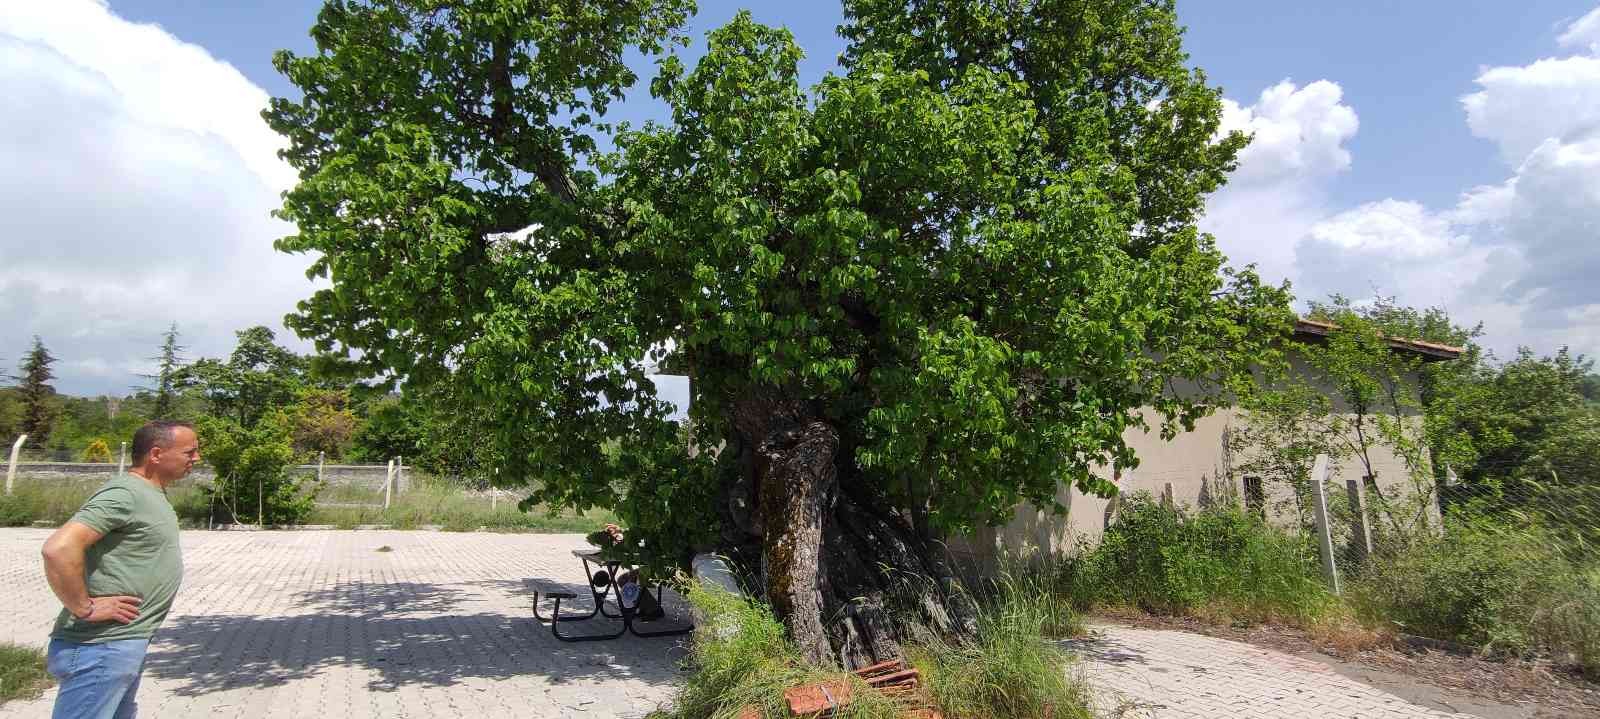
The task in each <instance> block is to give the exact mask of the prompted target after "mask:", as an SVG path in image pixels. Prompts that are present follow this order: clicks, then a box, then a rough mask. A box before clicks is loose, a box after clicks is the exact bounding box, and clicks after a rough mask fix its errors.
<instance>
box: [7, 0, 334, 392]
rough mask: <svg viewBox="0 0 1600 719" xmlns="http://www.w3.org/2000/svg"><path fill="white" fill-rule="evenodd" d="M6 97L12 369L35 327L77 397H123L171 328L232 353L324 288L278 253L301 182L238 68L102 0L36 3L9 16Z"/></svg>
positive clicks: (63, 384)
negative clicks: (287, 204)
mask: <svg viewBox="0 0 1600 719" xmlns="http://www.w3.org/2000/svg"><path fill="white" fill-rule="evenodd" d="M0 87H5V88H6V92H5V93H0V156H3V157H5V158H7V162H6V163H5V164H4V165H0V356H4V357H6V358H7V360H8V363H10V362H14V361H15V360H16V359H17V358H18V356H19V355H20V354H21V352H22V350H23V348H24V347H25V345H26V343H27V341H28V339H29V337H30V336H31V335H34V334H37V335H40V336H42V337H43V339H44V340H45V343H46V345H47V346H49V347H51V349H52V351H53V353H54V354H55V355H57V356H58V357H60V358H61V361H60V364H58V365H57V370H58V371H57V374H58V376H59V378H58V382H57V385H58V387H59V388H60V389H62V390H63V391H69V392H120V391H125V390H126V389H127V387H128V386H129V385H130V384H132V383H134V382H135V381H137V379H136V377H135V376H134V374H135V373H137V372H141V371H145V370H147V368H148V367H149V362H148V361H147V360H146V359H145V358H147V357H148V356H150V355H152V354H154V351H155V348H156V346H157V344H158V342H159V334H160V332H161V331H162V330H164V329H165V328H166V326H167V325H168V324H169V323H172V322H177V323H178V325H179V329H180V331H181V332H182V333H183V335H184V340H185V342H186V343H187V344H188V345H189V346H190V347H191V351H190V354H191V355H196V356H197V355H202V354H203V355H212V356H216V355H222V354H225V353H226V352H227V351H229V350H230V349H231V347H232V344H233V336H232V333H233V331H234V330H237V329H241V328H243V327H245V326H248V325H252V324H266V325H268V326H271V327H274V328H278V327H279V324H280V321H281V319H282V317H283V315H284V314H285V313H286V312H288V311H289V310H291V309H292V308H293V305H294V302H295V301H296V300H297V299H299V298H301V297H304V296H306V295H308V294H309V293H310V292H311V291H312V289H313V288H312V285H311V284H310V283H309V282H308V281H307V280H306V279H305V277H304V275H303V270H304V267H305V266H306V264H307V262H306V260H305V259H304V258H296V257H289V256H285V255H281V254H278V253H275V252H274V251H273V250H272V246H271V245H272V241H273V240H274V239H276V238H277V237H280V236H283V235H284V234H287V233H288V232H289V231H290V230H291V228H290V227H289V226H287V225H285V224H284V223H282V222H279V221H277V220H274V219H272V218H271V216H270V212H271V210H272V209H274V208H275V207H276V206H277V205H278V193H279V192H280V191H282V190H284V189H287V188H288V187H289V186H290V185H291V184H292V182H293V181H294V174H293V171H292V170H291V169H290V168H289V167H288V166H286V165H285V164H284V163H283V162H282V161H280V160H279V159H278V158H277V157H276V151H277V149H278V148H279V146H280V140H279V139H278V137H277V136H276V135H275V134H274V133H272V131H271V130H270V129H268V128H267V127H266V125H265V123H264V122H263V121H262V120H261V118H260V115H259V113H260V111H261V109H262V108H263V107H265V106H266V102H267V93H266V92H265V91H263V90H262V89H261V88H259V87H257V86H255V85H254V84H253V83H251V82H250V81H249V80H247V79H246V78H245V77H244V76H243V75H241V74H240V73H239V72H238V71H237V70H235V69H234V68H233V67H232V66H230V65H228V64H227V63H225V62H221V61H219V60H217V59H216V58H214V57H212V56H211V55H210V54H209V53H207V52H206V51H205V50H204V49H202V48H200V47H198V46H195V45H192V44H188V43H185V42H183V41H181V40H179V39H177V38H175V37H173V36H172V35H170V34H168V33H167V32H165V31H163V30H162V29H160V28H158V27H155V26H153V25H140V24H135V23H130V22H127V21H125V20H123V19H121V18H119V17H117V16H115V15H114V14H113V13H112V12H111V11H110V10H109V9H108V8H107V7H106V5H105V4H104V3H102V2H95V1H94V0H57V1H56V2H51V3H21V4H18V5H17V6H15V7H11V8H8V10H7V12H6V13H4V14H3V15H0ZM285 334H286V333H283V332H281V331H280V335H285ZM281 338H282V339H289V338H287V337H281Z"/></svg>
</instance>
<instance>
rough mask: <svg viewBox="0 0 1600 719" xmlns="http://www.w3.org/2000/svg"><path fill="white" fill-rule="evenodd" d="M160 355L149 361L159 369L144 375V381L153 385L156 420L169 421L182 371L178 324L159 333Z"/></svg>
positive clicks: (182, 348) (181, 350) (181, 347)
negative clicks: (160, 339)
mask: <svg viewBox="0 0 1600 719" xmlns="http://www.w3.org/2000/svg"><path fill="white" fill-rule="evenodd" d="M161 337H162V338H163V339H162V342H161V354H160V355H159V356H157V357H151V358H150V359H151V360H153V361H155V362H156V363H157V367H158V368H159V369H157V370H156V374H147V375H144V377H145V379H148V380H151V381H152V382H154V383H155V388H154V389H155V392H156V406H155V417H156V418H157V419H171V418H172V412H173V409H174V408H175V407H176V404H177V393H178V390H179V389H180V387H179V378H180V376H181V375H180V372H181V370H182V369H183V366H184V364H183V355H182V354H181V353H182V352H183V350H184V347H183V345H180V344H178V323H176V322H174V323H172V326H171V327H170V328H168V329H167V331H166V332H163V333H161Z"/></svg>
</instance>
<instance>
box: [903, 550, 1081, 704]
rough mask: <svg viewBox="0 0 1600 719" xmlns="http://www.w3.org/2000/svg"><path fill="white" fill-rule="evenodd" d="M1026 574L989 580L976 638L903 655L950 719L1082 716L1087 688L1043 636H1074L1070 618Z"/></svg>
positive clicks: (1063, 654) (1075, 626)
mask: <svg viewBox="0 0 1600 719" xmlns="http://www.w3.org/2000/svg"><path fill="white" fill-rule="evenodd" d="M1037 576H1038V575H1036V574H1032V573H1019V572H1018V571H1017V570H1016V569H1015V568H1013V569H1012V570H1008V571H1007V572H1005V573H1004V574H1003V575H1002V577H1001V579H1000V580H998V581H997V582H995V584H994V587H993V589H994V590H995V593H994V595H993V596H991V597H989V598H988V599H987V600H986V601H985V602H984V603H983V605H982V608H981V610H980V612H979V616H978V632H977V636H976V637H975V638H974V639H973V640H972V641H970V642H967V643H946V642H937V641H936V642H932V643H929V644H925V645H922V646H919V647H914V648H912V649H911V651H910V653H911V661H912V663H913V664H914V665H915V666H916V667H917V668H918V669H920V670H921V671H922V673H923V678H924V679H925V681H926V682H927V686H928V692H929V694H930V696H931V697H932V699H933V702H934V704H935V705H936V706H938V708H939V709H940V711H942V712H944V714H945V716H947V717H951V718H952V719H968V718H971V719H978V718H980V717H1017V718H1018V719H1039V718H1042V717H1054V718H1056V719H1072V718H1074V717H1084V718H1087V717H1089V716H1091V713H1090V699H1089V691H1088V687H1087V684H1086V683H1085V682H1084V681H1083V680H1082V678H1081V677H1079V676H1077V675H1075V674H1072V673H1070V671H1069V668H1070V667H1071V666H1072V664H1073V662H1074V659H1073V657H1072V656H1071V655H1070V654H1068V653H1067V652H1066V651H1065V650H1063V649H1062V648H1061V647H1060V646H1059V645H1057V644H1056V643H1054V642H1050V641H1047V639H1048V638H1053V637H1061V636H1067V635H1069V634H1074V633H1077V632H1078V631H1079V630H1080V625H1079V623H1078V620H1077V616H1076V615H1075V614H1073V613H1071V612H1070V610H1069V609H1067V608H1066V607H1064V606H1063V604H1062V603H1061V602H1059V601H1057V600H1056V598H1055V597H1053V596H1052V595H1051V594H1050V593H1049V592H1048V591H1046V590H1047V587H1045V586H1044V585H1043V584H1042V583H1041V582H1039V580H1038V579H1036V577H1037Z"/></svg>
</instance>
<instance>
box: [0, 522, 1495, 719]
mask: <svg viewBox="0 0 1600 719" xmlns="http://www.w3.org/2000/svg"><path fill="white" fill-rule="evenodd" d="M48 534H49V530H43V529H0V606H3V607H7V608H8V610H7V611H5V612H0V640H3V641H11V642H15V643H20V644H27V645H34V646H43V645H44V644H45V643H46V642H47V641H48V638H47V636H46V635H47V634H48V632H49V629H50V625H51V622H52V621H53V620H54V618H55V614H56V612H57V610H58V609H59V605H58V604H57V603H56V601H55V598H54V597H53V596H52V595H51V593H50V589H49V587H48V585H46V584H45V581H44V574H43V571H42V569H41V567H40V564H39V547H40V545H41V544H42V543H43V542H44V539H45V537H46V536H47V535H48ZM181 541H182V542H183V551H184V560H185V566H186V571H185V578H184V587H183V590H182V591H181V592H180V594H179V595H178V599H177V601H176V602H175V603H174V606H173V611H172V614H171V616H170V617H169V618H168V619H167V624H166V626H165V627H163V628H162V630H161V632H160V633H158V634H157V635H156V640H155V642H154V643H152V645H151V649H150V654H149V658H148V660H147V663H146V669H145V674H144V681H143V684H142V686H141V688H140V691H139V703H140V705H141V713H142V714H143V715H144V716H147V717H162V718H163V719H165V718H168V717H172V718H175V719H191V718H199V717H206V718H212V717H216V718H222V717H237V718H239V719H247V718H253V717H281V716H290V717H348V718H350V719H364V718H367V717H373V718H376V717H385V718H388V717H405V718H409V717H464V718H468V719H500V718H506V719H510V718H512V717H515V718H516V719H544V718H555V717H574V718H578V719H592V718H595V717H643V716H644V715H646V714H648V713H649V712H650V711H652V710H654V709H656V708H658V707H661V706H663V705H664V704H665V703H666V702H667V701H668V700H670V698H671V695H672V692H673V690H674V689H675V688H676V687H677V686H679V684H680V683H681V681H682V678H683V672H682V669H681V668H680V667H679V663H680V662H681V660H682V658H683V657H684V655H685V650H684V648H683V647H682V646H681V641H680V640H679V639H649V640H646V639H635V638H632V637H630V638H626V639H622V640H617V641H613V642H597V643H591V644H564V643H561V642H558V641H556V640H555V638H554V637H552V636H550V631H549V627H548V626H547V625H544V624H542V623H540V622H538V621H536V620H535V619H534V618H533V616H532V614H531V612H530V604H529V600H530V588H531V586H532V585H533V584H542V585H551V584H554V585H568V586H569V587H572V588H581V586H582V583H583V581H584V578H583V576H582V569H581V567H580V565H579V564H578V563H577V562H576V561H575V560H573V559H572V556H571V553H570V552H571V550H572V549H577V548H582V547H584V546H586V545H585V544H584V541H583V538H582V537H581V536H580V535H537V534H490V533H471V534H461V533H445V532H420V531H419V532H394V531H316V532H264V533H251V532H184V533H183V535H182V540H181ZM382 547H388V548H389V550H390V551H381V552H380V551H378V550H379V549H380V548H382ZM674 609H678V610H681V609H682V607H681V606H679V607H674ZM574 629H575V630H577V629H581V627H574ZM1067 644H1068V645H1069V646H1071V647H1073V648H1075V649H1076V650H1078V651H1080V652H1081V653H1082V654H1083V655H1084V657H1085V662H1084V664H1083V665H1082V666H1078V667H1074V668H1072V669H1070V670H1069V671H1073V672H1075V673H1077V674H1079V675H1081V676H1085V677H1086V678H1087V679H1088V680H1089V682H1090V684H1091V686H1092V687H1093V688H1094V690H1095V700H1096V703H1097V706H1098V708H1099V709H1100V710H1101V711H1102V712H1103V713H1105V714H1107V715H1111V716H1122V717H1152V718H1155V719H1168V718H1180V717H1181V718H1184V719H1189V718H1193V719H1255V718H1256V717H1260V718H1261V719H1276V718H1278V717H1294V718H1295V719H1319V718H1327V719H1331V718H1334V717H1338V718H1339V719H1348V718H1350V717H1375V718H1377V717H1381V718H1385V719H1387V718H1388V717H1421V718H1425V719H1442V718H1451V719H1469V717H1470V715H1465V714H1450V713H1443V712H1440V711H1436V710H1433V709H1429V708H1426V707H1421V706H1416V705H1412V704H1408V703H1406V702H1405V701H1403V700H1401V699H1400V698H1398V697H1395V696H1393V695H1390V694H1387V693H1385V692H1383V691H1380V690H1378V689H1375V688H1372V687H1370V686H1367V685H1364V684H1361V683H1359V682H1357V681H1355V680H1353V679H1349V678H1346V677H1344V676H1341V675H1339V674H1337V673H1335V672H1334V671H1333V670H1332V669H1330V668H1329V667H1327V666H1325V665H1322V664H1319V663H1317V662H1315V661H1311V660H1309V659H1304V658H1300V657H1295V656H1290V655H1287V654H1282V653H1279V652H1274V651H1269V650H1265V649H1261V648H1259V647H1253V646H1250V645H1245V644H1238V643H1235V642H1229V641H1226V640H1221V639H1214V638H1211V637H1204V636H1199V635H1194V634H1185V633H1182V632H1172V631H1162V630H1152V629H1136V628H1128V627H1116V626H1097V627H1095V628H1094V633H1093V635H1092V636H1091V637H1089V638H1086V639H1081V640H1075V641H1072V642H1068V643H1067ZM54 698H55V697H54V693H53V692H50V693H46V694H45V695H44V696H43V697H41V698H39V699H37V700H34V701H28V702H13V703H9V704H7V705H6V706H5V707H4V709H3V711H0V713H3V714H4V715H5V716H7V717H15V718H16V719H44V718H45V717H48V716H49V714H50V708H51V705H52V702H53V701H54Z"/></svg>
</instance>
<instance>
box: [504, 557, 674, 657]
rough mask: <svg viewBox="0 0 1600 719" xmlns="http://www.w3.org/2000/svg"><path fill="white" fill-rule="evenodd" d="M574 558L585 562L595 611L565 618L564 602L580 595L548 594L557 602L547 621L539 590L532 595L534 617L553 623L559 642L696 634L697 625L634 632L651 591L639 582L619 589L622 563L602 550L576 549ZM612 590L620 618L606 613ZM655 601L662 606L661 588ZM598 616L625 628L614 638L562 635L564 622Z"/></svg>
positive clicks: (592, 635) (566, 593)
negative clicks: (644, 598)
mask: <svg viewBox="0 0 1600 719" xmlns="http://www.w3.org/2000/svg"><path fill="white" fill-rule="evenodd" d="M572 556H574V557H577V558H578V559H579V560H580V561H582V562H583V574H584V576H585V577H586V578H587V579H588V582H589V594H590V596H591V597H593V599H594V608H592V609H590V610H589V613H588V614H562V613H561V600H563V599H566V600H572V599H577V598H578V595H577V594H574V593H572V592H559V591H557V592H548V591H547V592H545V593H544V596H546V597H548V598H550V599H553V600H555V606H553V607H551V610H550V616H548V617H546V616H544V615H542V614H540V613H539V591H538V590H537V589H536V590H534V592H533V616H534V617H535V618H537V619H539V620H540V621H547V622H550V633H551V634H553V635H555V638H556V639H559V640H561V641H563V642H594V641H603V640H606V639H616V638H618V637H621V636H622V635H624V634H628V633H632V634H633V635H634V636H636V637H644V638H649V637H675V636H681V635H684V634H688V633H689V632H692V631H694V625H692V624H691V625H689V626H686V627H675V628H672V629H660V630H654V631H651V630H646V631H640V630H638V629H635V628H634V626H633V621H634V619H635V618H636V617H637V616H638V613H639V599H640V598H641V597H640V595H641V594H644V593H648V592H649V591H650V590H649V589H648V588H646V587H644V586H642V585H641V584H640V583H639V582H638V581H629V582H627V583H625V584H622V585H621V586H619V585H618V583H617V580H618V577H620V576H621V575H620V574H619V573H618V571H619V570H620V569H622V563H621V562H619V561H616V560H612V559H603V558H601V556H600V552H599V550H584V549H574V550H572ZM630 569H631V567H630ZM612 589H615V590H616V594H615V595H614V597H613V601H615V602H616V603H617V610H618V613H617V614H612V613H611V612H610V611H607V609H606V598H607V597H608V596H613V595H612ZM654 599H655V601H656V605H657V606H660V605H661V589H660V588H657V589H656V593H655V597H654ZM596 614H599V615H600V616H603V617H605V618H607V619H615V620H618V621H620V622H622V628H620V629H618V630H617V631H616V632H614V633H611V634H589V635H573V634H566V635H563V634H562V633H561V623H562V622H578V621H583V620H586V619H593V618H594V617H595V615H596Z"/></svg>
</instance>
